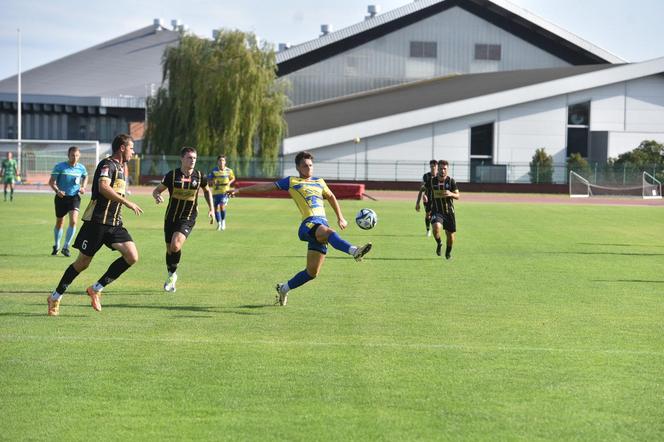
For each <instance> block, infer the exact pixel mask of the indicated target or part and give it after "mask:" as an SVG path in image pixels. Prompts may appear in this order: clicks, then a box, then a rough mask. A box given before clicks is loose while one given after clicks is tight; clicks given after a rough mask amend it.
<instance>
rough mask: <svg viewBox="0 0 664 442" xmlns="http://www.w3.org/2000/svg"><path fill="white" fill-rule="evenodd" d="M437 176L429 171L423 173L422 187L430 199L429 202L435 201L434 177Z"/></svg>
mask: <svg viewBox="0 0 664 442" xmlns="http://www.w3.org/2000/svg"><path fill="white" fill-rule="evenodd" d="M434 178H435V177H434V176H433V175H431V172H427V173H425V174H424V175H422V187H421V189H422V190H424V194H425V195H426V196H427V200H428V201H429V202H428V203H427V204H431V202H432V201H433V179H434Z"/></svg>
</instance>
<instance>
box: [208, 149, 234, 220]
mask: <svg viewBox="0 0 664 442" xmlns="http://www.w3.org/2000/svg"><path fill="white" fill-rule="evenodd" d="M208 182H209V183H210V187H212V200H213V202H214V216H215V218H216V220H217V230H226V206H227V205H228V194H227V192H228V191H229V190H230V188H231V186H232V185H233V183H234V182H235V174H234V173H233V169H231V168H229V167H226V157H225V156H224V155H219V156H218V157H217V167H215V168H214V169H212V171H211V172H210V173H209V174H208Z"/></svg>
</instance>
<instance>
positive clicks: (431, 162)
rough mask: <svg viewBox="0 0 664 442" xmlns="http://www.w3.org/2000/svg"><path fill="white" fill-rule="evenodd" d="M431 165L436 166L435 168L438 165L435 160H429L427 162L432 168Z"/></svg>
mask: <svg viewBox="0 0 664 442" xmlns="http://www.w3.org/2000/svg"><path fill="white" fill-rule="evenodd" d="M433 165H436V166H437V165H438V161H436V160H431V161H429V166H433Z"/></svg>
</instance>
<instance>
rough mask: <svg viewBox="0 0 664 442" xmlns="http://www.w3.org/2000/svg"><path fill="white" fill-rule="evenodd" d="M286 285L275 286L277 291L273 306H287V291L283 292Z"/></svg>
mask: <svg viewBox="0 0 664 442" xmlns="http://www.w3.org/2000/svg"><path fill="white" fill-rule="evenodd" d="M285 286H286V284H277V286H276V287H275V289H276V290H277V297H276V300H275V304H279V305H286V304H288V291H284V287H285Z"/></svg>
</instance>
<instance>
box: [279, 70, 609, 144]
mask: <svg viewBox="0 0 664 442" xmlns="http://www.w3.org/2000/svg"><path fill="white" fill-rule="evenodd" d="M618 66H619V65H614V64H603V65H589V66H571V67H563V68H549V69H530V70H519V71H502V72H492V73H485V74H468V75H457V76H449V77H440V78H434V79H431V80H424V81H418V82H412V83H406V84H403V85H398V86H391V87H388V88H384V89H378V90H373V91H369V92H363V93H359V94H354V95H348V96H344V97H340V98H335V99H331V100H326V101H321V102H318V103H312V104H306V105H303V106H297V107H293V108H291V109H289V110H287V111H286V121H287V123H288V137H296V136H298V135H303V134H308V133H312V132H317V131H321V130H325V129H331V128H335V127H339V126H345V125H348V124H355V123H358V122H361V121H368V120H373V119H376V118H381V117H385V116H389V115H396V114H400V113H403V112H408V111H412V110H417V109H423V108H427V107H431V106H437V105H441V104H446V103H452V102H456V101H460V100H465V99H468V98H474V97H479V96H483V95H488V94H493V93H496V92H503V91H508V90H511V89H516V88H520V87H524V86H530V85H535V84H539V83H544V82H547V81H551V80H557V79H561V78H565V77H571V76H574V75H580V74H584V73H588V72H595V71H600V70H605V69H611V68H615V67H618Z"/></svg>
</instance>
